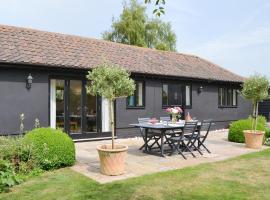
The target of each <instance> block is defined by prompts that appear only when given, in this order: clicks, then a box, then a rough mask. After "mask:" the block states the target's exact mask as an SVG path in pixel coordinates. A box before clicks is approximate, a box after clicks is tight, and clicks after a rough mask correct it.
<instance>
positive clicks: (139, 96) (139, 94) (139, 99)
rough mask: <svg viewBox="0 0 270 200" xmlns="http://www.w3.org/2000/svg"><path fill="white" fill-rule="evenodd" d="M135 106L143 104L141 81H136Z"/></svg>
mask: <svg viewBox="0 0 270 200" xmlns="http://www.w3.org/2000/svg"><path fill="white" fill-rule="evenodd" d="M136 100H137V106H143V83H142V82H138V83H137V85H136Z"/></svg>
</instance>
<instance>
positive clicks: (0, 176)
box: [0, 159, 21, 192]
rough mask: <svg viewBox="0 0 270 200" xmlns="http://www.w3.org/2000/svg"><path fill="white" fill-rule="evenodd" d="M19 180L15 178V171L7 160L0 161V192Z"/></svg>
mask: <svg viewBox="0 0 270 200" xmlns="http://www.w3.org/2000/svg"><path fill="white" fill-rule="evenodd" d="M20 182H21V180H20V179H19V178H18V176H16V173H15V169H14V167H13V166H12V164H11V163H10V162H9V161H7V160H1V159H0V192H2V191H5V190H7V189H8V188H9V187H12V186H14V185H16V184H18V183H20Z"/></svg>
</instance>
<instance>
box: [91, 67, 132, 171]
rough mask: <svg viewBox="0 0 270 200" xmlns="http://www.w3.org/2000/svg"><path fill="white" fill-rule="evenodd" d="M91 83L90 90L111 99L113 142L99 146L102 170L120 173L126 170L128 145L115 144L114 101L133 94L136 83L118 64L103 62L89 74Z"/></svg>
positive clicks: (110, 111)
mask: <svg viewBox="0 0 270 200" xmlns="http://www.w3.org/2000/svg"><path fill="white" fill-rule="evenodd" d="M87 78H88V80H90V82H91V84H90V86H88V92H90V93H91V94H93V95H99V96H102V97H103V98H105V99H107V100H108V101H109V113H110V124H111V131H112V142H111V144H106V145H100V146H98V147H97V150H98V154H99V158H100V171H101V173H102V174H105V175H120V174H123V173H124V172H125V157H126V154H127V149H128V147H127V146H126V145H121V144H115V142H114V139H115V125H114V103H115V100H116V99H117V98H123V97H127V96H130V95H133V93H134V90H135V84H134V81H133V80H132V79H130V74H129V73H128V72H127V71H126V70H124V69H122V68H120V67H119V66H117V65H113V64H110V63H107V62H103V63H102V64H100V65H99V66H97V67H95V68H94V69H93V70H92V71H90V72H89V73H88V75H87Z"/></svg>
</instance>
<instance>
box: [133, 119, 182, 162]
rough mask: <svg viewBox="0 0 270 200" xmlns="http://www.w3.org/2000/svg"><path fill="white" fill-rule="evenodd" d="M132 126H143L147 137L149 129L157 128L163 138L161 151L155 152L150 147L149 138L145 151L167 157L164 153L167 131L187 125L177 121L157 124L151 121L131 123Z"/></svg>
mask: <svg viewBox="0 0 270 200" xmlns="http://www.w3.org/2000/svg"><path fill="white" fill-rule="evenodd" d="M130 125H131V126H134V127H138V128H143V129H144V130H145V138H147V134H148V131H149V130H157V131H159V132H160V138H161V143H160V147H161V149H160V153H158V152H153V151H151V150H149V149H148V144H147V139H146V140H144V142H145V147H144V151H143V152H144V153H148V154H152V155H159V156H161V157H165V155H164V137H165V135H166V131H173V130H176V129H183V127H184V126H185V123H183V122H182V123H176V124H170V123H168V124H165V123H164V124H163V123H157V124H151V123H138V124H130Z"/></svg>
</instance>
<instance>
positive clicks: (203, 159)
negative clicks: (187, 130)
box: [72, 130, 257, 183]
mask: <svg viewBox="0 0 270 200" xmlns="http://www.w3.org/2000/svg"><path fill="white" fill-rule="evenodd" d="M227 134H228V130H219V131H212V132H210V134H209V136H208V138H207V141H206V145H207V147H208V148H209V149H210V151H211V152H212V153H211V154H208V153H207V152H206V151H203V153H204V155H203V156H201V155H200V154H199V153H196V156H197V157H196V158H193V157H192V156H191V155H187V158H188V159H187V160H184V159H183V158H182V157H181V156H180V155H173V156H166V157H165V158H162V157H158V156H153V155H148V154H145V153H143V152H142V151H140V150H139V148H140V146H141V145H142V144H143V140H142V138H128V139H117V143H122V144H126V145H128V147H129V149H128V155H127V160H126V174H124V175H121V176H105V175H102V174H100V172H99V158H98V153H97V151H96V146H97V145H99V144H105V143H110V141H109V140H107V141H92V142H83V143H76V144H75V145H76V158H77V164H76V165H75V166H73V167H72V169H73V170H74V171H77V172H79V173H81V174H83V175H85V176H87V177H89V178H91V179H94V180H96V181H97V182H99V183H108V182H112V181H116V180H123V179H126V178H131V177H137V176H141V175H144V174H150V173H155V172H162V171H167V170H174V169H180V168H184V167H188V166H194V165H197V164H200V163H207V162H215V161H221V160H225V159H228V158H233V157H236V156H239V155H242V154H246V153H250V152H255V151H257V150H252V149H247V148H245V146H244V144H238V143H232V142H228V141H227Z"/></svg>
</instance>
